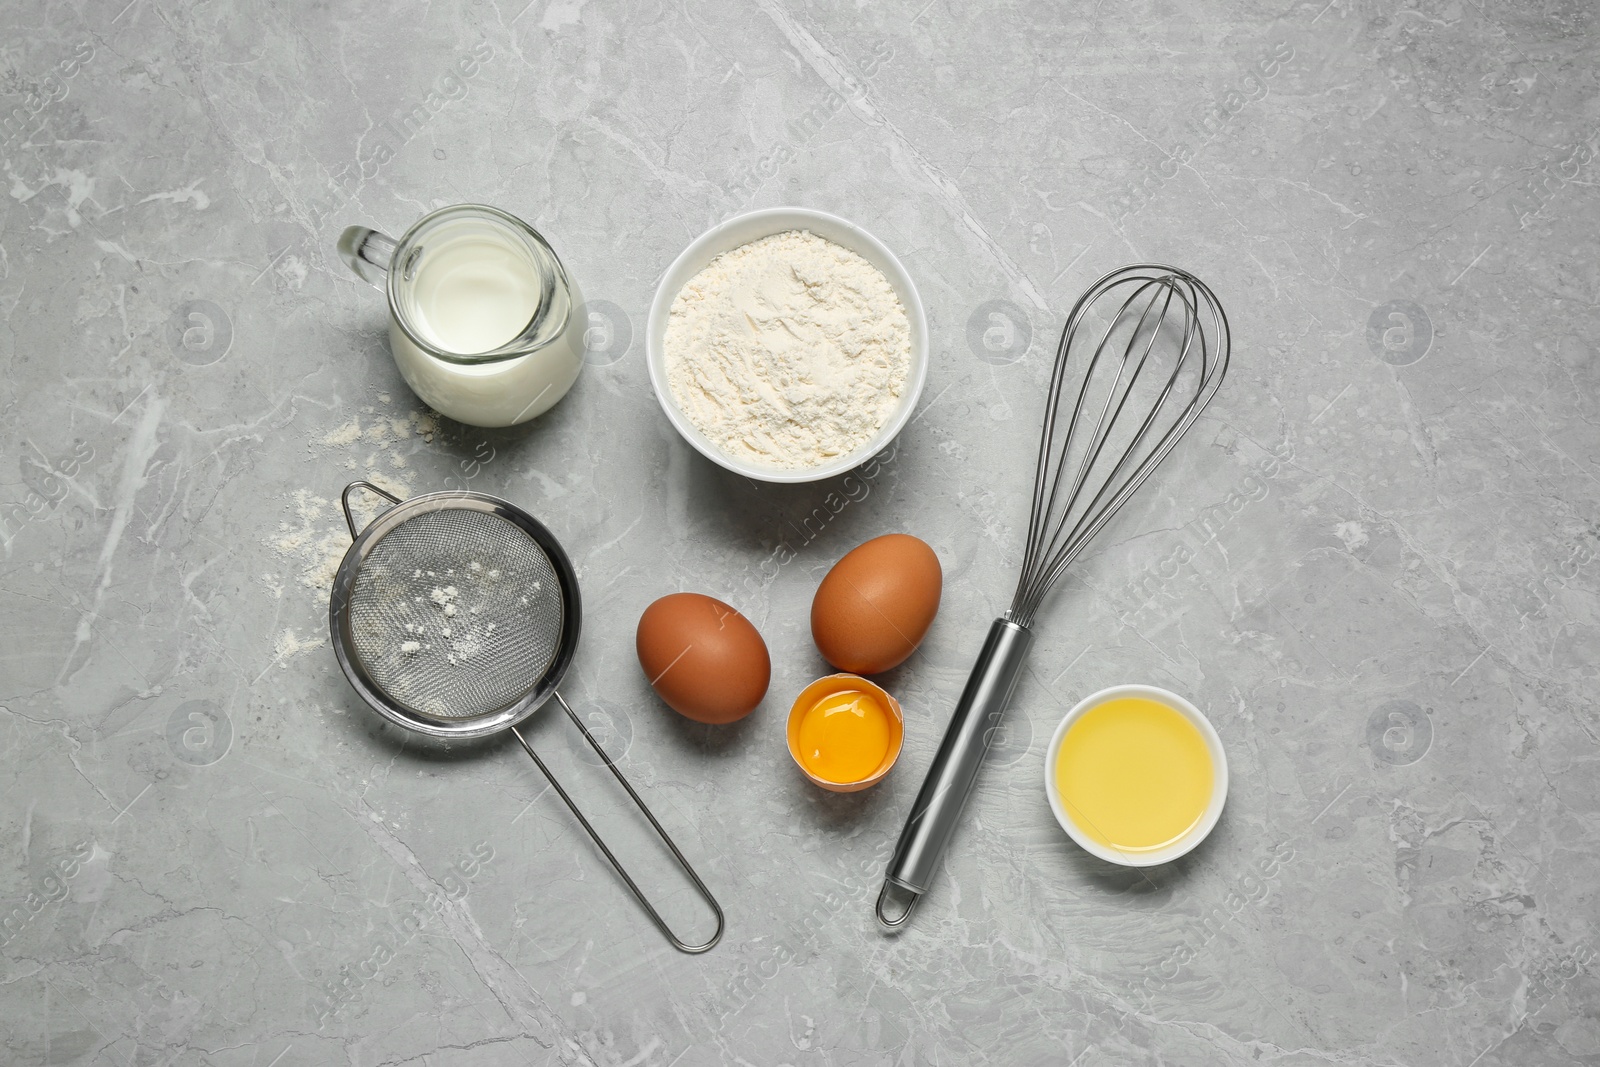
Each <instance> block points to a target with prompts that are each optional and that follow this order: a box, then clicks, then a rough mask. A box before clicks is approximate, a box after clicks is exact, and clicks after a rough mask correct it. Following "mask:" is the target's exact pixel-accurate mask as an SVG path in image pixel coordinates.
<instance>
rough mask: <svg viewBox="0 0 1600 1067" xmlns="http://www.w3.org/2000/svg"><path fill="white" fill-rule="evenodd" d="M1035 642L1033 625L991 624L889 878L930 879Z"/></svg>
mask: <svg viewBox="0 0 1600 1067" xmlns="http://www.w3.org/2000/svg"><path fill="white" fill-rule="evenodd" d="M1032 643H1033V633H1032V631H1030V630H1029V629H1028V628H1027V627H1025V626H1021V625H1018V624H1017V623H1014V622H1012V621H1011V620H1010V619H1004V618H1001V619H996V620H995V621H994V625H993V626H991V627H989V637H988V639H987V640H986V641H984V643H983V651H982V652H980V653H978V661H977V662H976V663H975V664H973V667H972V673H971V674H970V675H969V676H968V677H967V684H966V688H964V689H963V690H962V691H961V699H960V700H959V701H957V702H956V710H955V714H954V715H952V716H951V717H950V725H949V726H948V727H946V729H945V733H944V741H943V742H941V743H940V745H939V751H938V753H936V754H935V755H934V757H933V763H932V764H931V765H930V766H929V767H928V775H927V777H926V778H924V779H923V782H922V789H921V791H919V792H918V793H917V800H916V803H915V804H913V805H912V807H911V814H910V816H909V817H908V818H907V819H906V825H905V829H904V830H902V831H901V832H900V843H899V844H898V845H897V846H895V851H894V858H893V859H892V860H891V861H890V862H889V872H888V875H887V877H886V880H887V882H888V883H891V884H893V885H896V886H898V887H900V888H901V889H904V890H907V891H909V892H911V893H913V894H919V895H920V894H921V893H924V892H926V891H927V889H928V886H929V885H930V884H931V883H932V881H933V876H934V872H935V871H936V870H937V868H938V866H939V858H940V857H941V856H942V855H943V854H944V849H945V846H946V845H947V844H949V841H950V835H951V833H952V832H953V831H954V830H955V828H956V822H957V820H958V819H959V818H960V816H961V809H962V808H963V807H965V806H966V803H967V797H968V795H969V794H970V793H971V792H972V786H973V783H974V781H975V780H976V779H977V777H978V769H979V768H980V767H982V766H983V757H984V754H985V753H986V752H988V751H989V744H990V742H991V741H993V740H994V735H995V731H996V730H998V729H999V727H1000V717H1001V716H1002V715H1004V714H1005V710H1006V705H1007V704H1009V703H1010V701H1011V693H1012V690H1014V689H1015V688H1016V686H1017V679H1018V678H1020V677H1021V676H1022V665H1023V661H1024V659H1025V658H1026V656H1027V652H1028V646H1029V645H1030V644H1032ZM902 921H903V920H902ZM885 925H889V924H888V923H885ZM895 925H899V924H898V923H897V924H895Z"/></svg>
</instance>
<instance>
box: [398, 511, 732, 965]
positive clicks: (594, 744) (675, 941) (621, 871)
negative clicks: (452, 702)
mask: <svg viewBox="0 0 1600 1067" xmlns="http://www.w3.org/2000/svg"><path fill="white" fill-rule="evenodd" d="M380 492H381V490H380ZM555 697H556V700H557V701H558V702H559V703H560V704H561V707H562V709H563V710H565V711H566V713H567V717H568V718H569V719H571V720H572V721H573V723H574V724H575V725H576V726H577V727H578V729H579V730H581V731H583V737H584V740H586V741H588V742H589V747H591V748H593V749H594V750H595V752H596V754H598V755H599V757H600V759H601V761H602V762H604V763H605V765H606V767H607V769H609V770H610V771H611V773H612V774H613V775H615V776H616V779H617V781H619V782H621V783H622V788H624V789H626V790H627V791H628V796H630V797H632V798H633V803H634V805H635V806H636V807H637V808H638V809H639V810H640V811H641V812H643V813H644V817H645V818H646V819H649V820H650V825H651V826H652V827H653V828H654V829H655V832H656V836H658V837H660V838H661V841H662V843H663V844H665V845H666V846H667V848H668V849H670V850H671V851H672V856H673V858H674V859H676V860H677V861H678V866H679V867H680V868H682V869H683V873H684V874H687V875H688V876H689V880H690V881H691V882H693V883H694V887H695V889H696V890H697V891H698V892H699V894H700V899H702V900H704V901H705V902H706V903H707V904H708V905H710V907H711V913H712V914H713V915H715V916H716V919H717V928H716V930H715V931H714V932H713V933H712V934H711V936H710V938H708V939H707V940H705V941H702V942H701V943H700V944H698V945H691V944H689V943H688V942H686V941H684V940H683V939H681V938H680V937H678V935H677V934H675V933H673V932H672V928H671V927H670V926H668V925H667V921H666V920H665V919H663V918H662V917H661V914H660V912H658V911H656V909H655V905H653V904H651V903H650V900H649V898H648V897H646V896H645V895H644V891H643V890H642V889H640V888H639V885H638V883H637V882H635V881H634V880H633V876H632V875H630V874H628V871H627V869H626V868H625V867H623V866H622V861H621V860H619V859H617V857H616V854H615V853H613V852H612V851H611V847H610V846H609V845H607V844H606V843H605V841H604V839H602V838H601V836H600V833H599V831H597V830H596V829H595V828H594V825H593V824H592V823H590V822H589V820H588V818H586V817H585V816H584V814H583V812H582V811H579V810H578V805H577V804H575V803H573V800H572V797H571V795H570V794H568V792H567V791H566V790H565V789H563V788H562V786H561V783H560V782H558V781H556V776H555V775H553V774H551V773H550V768H549V767H547V766H545V762H544V760H542V759H540V758H539V753H537V752H535V751H534V750H533V746H532V745H530V744H528V739H527V738H526V737H523V736H522V731H521V730H520V729H518V728H517V727H515V726H513V727H512V728H511V732H512V733H513V734H515V735H516V736H517V740H518V741H520V742H522V747H523V748H524V749H526V750H527V753H528V755H529V756H532V757H533V762H534V763H535V764H537V765H538V767H539V770H541V771H543V772H544V776H545V778H547V779H548V780H549V782H550V785H551V786H552V787H554V789H555V791H556V795H557V796H559V797H560V798H561V799H562V801H563V802H564V803H565V804H566V805H567V807H568V808H569V809H571V811H572V814H573V815H575V816H577V818H578V822H579V823H581V824H582V825H583V828H584V829H585V830H587V831H588V832H589V836H590V837H591V838H592V839H593V840H594V843H595V844H596V845H598V846H599V848H600V852H601V853H602V854H603V855H604V856H605V858H606V859H607V860H609V861H610V863H611V866H612V867H613V868H614V869H615V870H616V872H617V874H618V875H619V876H620V877H621V878H622V881H623V883H624V884H625V885H626V886H627V887H628V890H629V892H631V893H632V894H633V897H634V899H635V900H637V901H638V902H639V904H640V906H641V907H643V908H644V910H645V913H646V914H648V915H649V916H650V921H651V922H653V923H655V924H656V929H658V930H660V931H661V933H662V935H663V936H665V937H666V939H667V940H668V941H670V942H672V947H673V948H675V949H677V950H678V951H679V952H687V953H689V954H691V955H695V954H698V953H701V952H708V951H710V950H711V949H712V948H713V947H714V946H715V945H716V943H717V942H718V941H721V940H722V929H723V926H724V925H725V919H724V918H723V914H722V905H720V904H718V903H717V898H716V897H714V896H712V895H711V890H709V889H707V888H706V884H705V883H704V882H702V881H701V880H700V876H699V875H698V874H696V873H695V869H694V868H693V867H692V866H690V864H689V861H688V859H687V858H685V857H684V854H683V853H682V852H681V851H679V849H678V846H677V844H676V843H675V842H674V841H673V840H672V837H671V836H670V835H669V834H668V833H667V831H666V828H665V827H663V826H662V825H661V823H660V822H659V821H657V819H656V817H655V815H654V813H652V812H651V811H650V808H649V806H648V805H646V804H645V802H644V799H643V798H642V797H640V796H639V794H638V793H637V792H635V791H634V788H633V786H632V785H630V784H629V783H628V780H627V779H626V778H624V777H623V776H622V770H621V768H619V767H618V766H617V764H616V762H615V761H614V760H613V759H612V758H611V756H610V754H609V753H607V752H606V750H605V749H604V748H603V747H601V745H600V742H599V741H598V740H596V739H595V736H594V734H592V733H590V732H589V728H588V727H587V726H585V725H584V724H583V719H582V718H580V717H579V716H578V713H577V712H575V711H573V710H572V706H571V705H570V704H568V703H567V698H566V697H564V696H562V695H561V694H560V693H559V692H558V693H556V694H555Z"/></svg>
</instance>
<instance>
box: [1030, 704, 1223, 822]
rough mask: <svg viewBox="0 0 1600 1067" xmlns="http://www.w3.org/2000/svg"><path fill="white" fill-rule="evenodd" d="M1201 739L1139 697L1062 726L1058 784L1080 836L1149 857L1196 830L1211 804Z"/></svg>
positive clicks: (1175, 716) (1184, 722)
mask: <svg viewBox="0 0 1600 1067" xmlns="http://www.w3.org/2000/svg"><path fill="white" fill-rule="evenodd" d="M1214 776H1215V769H1214V768H1213V767H1212V765H1211V753H1210V752H1209V751H1208V750H1207V748H1206V739H1205V737H1204V736H1203V735H1202V734H1201V733H1200V731H1199V730H1198V729H1197V728H1196V727H1195V725H1194V724H1193V723H1192V722H1190V721H1189V720H1188V719H1187V718H1185V717H1184V715H1183V714H1182V713H1180V712H1178V711H1176V710H1174V709H1172V708H1169V707H1167V705H1165V704H1162V703H1159V702H1157V701H1154V700H1149V699H1146V698H1144V697H1119V698H1117V699H1114V700H1108V701H1107V702H1106V703H1104V704H1100V705H1098V706H1096V707H1093V708H1090V709H1089V710H1088V711H1087V712H1085V713H1084V714H1083V715H1082V716H1081V717H1080V718H1079V719H1078V721H1077V722H1075V723H1073V724H1072V725H1071V726H1070V727H1068V728H1067V733H1066V736H1065V737H1063V738H1062V739H1061V751H1060V754H1059V755H1058V756H1057V758H1056V766H1055V780H1056V788H1057V790H1059V791H1060V794H1061V801H1062V803H1063V805H1064V806H1065V807H1066V809H1067V814H1068V815H1069V816H1070V817H1071V818H1072V821H1073V822H1074V823H1076V824H1077V826H1078V828H1079V829H1080V830H1081V831H1083V833H1084V834H1085V835H1087V836H1088V837H1089V838H1091V839H1092V840H1094V841H1097V842H1099V843H1100V844H1102V845H1105V846H1107V847H1109V848H1113V849H1116V850H1117V851H1119V852H1130V853H1137V852H1153V851H1155V850H1156V849H1160V848H1165V847H1166V846H1168V845H1171V844H1173V843H1174V842H1176V841H1178V840H1179V839H1180V838H1182V837H1183V836H1184V835H1185V834H1187V833H1188V832H1189V831H1190V830H1192V829H1194V827H1195V824H1196V823H1198V822H1199V821H1200V819H1201V818H1202V817H1203V816H1204V815H1205V811H1206V807H1207V805H1208V804H1209V803H1210V801H1211V788H1212V783H1213V779H1214Z"/></svg>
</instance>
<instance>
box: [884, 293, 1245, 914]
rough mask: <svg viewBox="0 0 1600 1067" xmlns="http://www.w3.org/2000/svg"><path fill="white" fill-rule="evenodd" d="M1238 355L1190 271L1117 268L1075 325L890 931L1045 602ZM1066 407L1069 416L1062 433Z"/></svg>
mask: <svg viewBox="0 0 1600 1067" xmlns="http://www.w3.org/2000/svg"><path fill="white" fill-rule="evenodd" d="M1101 324H1103V326H1104V328H1103V329H1101V328H1100V326H1101ZM1097 331H1098V335H1099V337H1098V341H1093V340H1092V339H1093V337H1094V335H1095V333H1096V332H1097ZM1080 334H1082V335H1083V336H1082V337H1080ZM1091 344H1092V348H1090V347H1089V346H1090V345H1091ZM1230 346H1231V338H1230V335H1229V332H1228V317H1227V315H1226V314H1225V313H1224V312H1223V310H1222V305H1221V304H1220V303H1219V302H1218V301H1217V298H1216V295H1215V294H1213V293H1212V292H1211V290H1210V289H1209V288H1207V286H1206V285H1205V283H1204V282H1202V281H1200V279H1199V278H1196V277H1195V276H1194V275H1192V274H1190V273H1189V272H1188V271H1184V270H1179V269H1178V268H1176V267H1167V266H1162V265H1160V264H1152V263H1141V264H1137V265H1134V266H1128V267H1122V268H1120V269H1118V270H1114V271H1112V272H1111V273H1110V274H1107V275H1106V276H1104V277H1103V278H1101V279H1100V280H1099V281H1097V282H1095V283H1094V284H1093V285H1092V286H1090V287H1089V289H1088V291H1087V292H1085V293H1084V294H1083V296H1081V297H1080V298H1079V299H1078V302H1077V304H1076V305H1074V306H1073V309H1072V313H1071V314H1070V315H1069V316H1067V322H1066V326H1065V327H1063V329H1062V331H1061V341H1060V343H1059V344H1058V345H1057V347H1056V364H1055V370H1054V372H1053V374H1052V375H1051V378H1050V391H1049V395H1048V397H1047V399H1046V400H1045V414H1044V430H1043V433H1042V434H1041V436H1040V441H1039V461H1038V467H1037V470H1036V472H1035V474H1034V480H1033V512H1032V516H1031V517H1030V518H1029V520H1028V539H1027V544H1026V548H1025V551H1024V553H1023V558H1022V573H1021V575H1020V577H1019V578H1018V580H1017V588H1016V593H1015V595H1014V596H1013V597H1012V600H1011V607H1010V608H1009V609H1008V610H1007V611H1006V613H1005V614H1004V615H1003V616H1001V617H1000V618H998V619H996V620H995V621H994V624H993V625H992V626H990V628H989V636H988V639H987V640H986V641H985V642H984V645H983V650H982V651H981V652H979V653H978V661H977V663H975V664H974V665H973V668H972V674H971V675H970V676H969V677H968V678H967V684H966V688H964V689H963V690H962V691H961V699H960V700H958V701H957V702H956V710H955V714H954V715H953V716H951V719H950V725H949V727H947V728H946V730H945V735H944V741H943V742H942V743H941V744H940V745H939V751H938V752H937V753H936V754H935V755H934V757H933V763H932V765H931V766H930V767H929V768H928V775H927V777H926V778H925V779H924V780H923V783H922V789H921V790H920V791H919V792H918V793H917V799H916V802H915V803H914V804H913V805H912V807H911V814H910V816H909V817H908V818H907V819H906V825H905V829H904V830H902V831H901V833H900V841H899V844H898V845H897V846H896V847H895V852H894V857H893V859H891V860H890V862H889V870H888V873H887V875H886V877H885V879H884V883H883V889H882V890H880V891H879V893H878V902H877V905H876V907H875V909H874V910H875V911H876V913H877V916H878V921H879V922H881V923H882V924H883V925H884V926H885V927H888V928H889V929H890V930H894V929H898V928H900V927H902V926H904V925H905V923H906V921H907V920H908V919H910V918H911V913H912V911H913V910H915V908H916V905H917V902H918V901H919V900H920V899H921V897H922V894H923V893H924V892H926V891H927V889H928V886H929V884H930V883H931V882H932V881H933V875H934V870H935V868H936V867H937V866H938V863H939V859H940V857H941V856H942V855H943V854H944V849H945V846H946V845H947V844H948V843H949V841H950V835H951V833H952V832H953V831H954V830H955V826H956V821H957V819H958V818H959V816H960V814H961V809H962V807H963V806H965V804H966V801H967V797H968V795H969V794H970V793H971V791H972V786H973V782H974V780H975V779H976V777H977V774H978V768H979V766H981V764H982V762H983V756H984V753H985V752H987V751H988V748H989V742H990V741H991V739H992V738H993V737H994V733H995V730H996V729H998V728H999V725H1000V717H1001V715H1003V714H1004V713H1005V710H1006V705H1007V704H1008V703H1009V702H1010V699H1011V693H1012V690H1013V689H1015V688H1016V684H1017V679H1018V678H1019V677H1020V676H1021V674H1022V666H1023V662H1024V660H1025V658H1026V655H1027V652H1028V646H1029V645H1030V644H1031V643H1032V640H1033V632H1032V626H1033V620H1034V616H1035V614H1036V613H1037V612H1038V610H1039V606H1040V604H1041V603H1042V602H1043V601H1044V598H1045V595H1046V594H1047V593H1049V591H1050V587H1051V586H1053V585H1054V584H1055V583H1056V581H1057V579H1059V578H1060V577H1061V575H1062V574H1063V573H1064V572H1065V571H1066V569H1067V567H1068V566H1069V565H1070V564H1071V563H1072V561H1073V560H1074V559H1076V558H1077V557H1078V555H1079V553H1081V552H1082V551H1083V549H1084V547H1085V546H1086V545H1087V544H1088V543H1089V541H1090V539H1091V538H1093V537H1094V535H1095V534H1097V533H1098V532H1100V530H1101V529H1103V528H1104V527H1105V525H1106V523H1108V522H1109V521H1111V517H1112V516H1113V515H1115V514H1116V513H1117V511H1118V509H1120V508H1121V507H1122V505H1123V504H1125V503H1127V501H1128V498H1129V497H1131V496H1133V494H1134V492H1135V491H1137V490H1138V488H1139V486H1141V485H1143V484H1144V481H1145V479H1147V478H1149V477H1150V474H1151V472H1153V471H1154V470H1155V468H1156V465H1157V464H1159V463H1160V462H1161V461H1162V460H1163V459H1165V458H1166V456H1167V454H1168V453H1169V452H1171V451H1172V449H1173V446H1175V445H1176V444H1177V443H1178V441H1179V439H1181V438H1182V437H1183V435H1184V433H1185V432H1187V431H1188V429H1189V427H1190V426H1192V425H1193V424H1194V421H1195V420H1196V419H1197V418H1199V417H1200V413H1201V412H1202V411H1204V410H1205V407H1206V405H1207V404H1209V403H1210V402H1211V398H1212V397H1213V396H1215V395H1216V392H1217V389H1218V388H1219V387H1220V386H1221V385H1222V378H1223V375H1224V374H1225V373H1226V372H1227V369H1228V355H1229V349H1230ZM1085 348H1089V351H1088V353H1087V355H1084V349H1085ZM1075 353H1076V354H1077V355H1076V356H1075ZM1085 361H1086V362H1085ZM1079 364H1085V365H1084V366H1083V370H1082V378H1081V380H1080V379H1077V378H1076V375H1077V374H1078V371H1077V367H1078V365H1079ZM1069 377H1070V378H1074V380H1076V381H1077V383H1078V384H1077V385H1076V388H1075V389H1074V388H1071V387H1067V381H1068V379H1069ZM1064 398H1066V399H1069V400H1070V404H1071V409H1070V411H1069V412H1068V413H1067V415H1066V419H1065V426H1064V428H1063V429H1061V430H1060V432H1058V425H1059V424H1060V422H1061V418H1060V416H1061V405H1062V401H1063V399H1064ZM1069 472H1070V473H1069ZM891 888H898V889H901V890H904V891H905V892H906V893H909V894H910V899H909V900H908V901H907V902H906V904H905V910H904V911H902V912H901V913H900V915H899V917H898V918H894V919H891V918H890V917H889V916H888V915H887V914H886V912H885V905H886V904H887V902H888V898H889V894H890V889H891Z"/></svg>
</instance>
